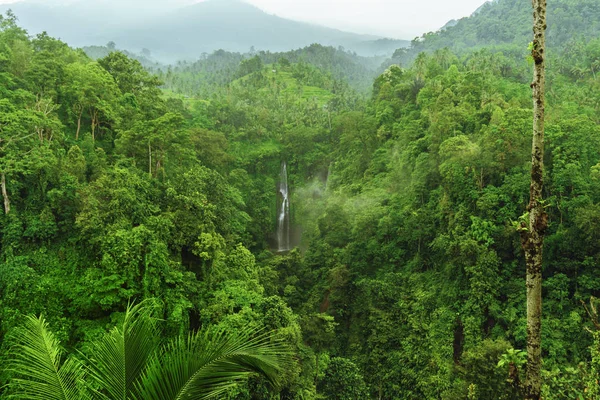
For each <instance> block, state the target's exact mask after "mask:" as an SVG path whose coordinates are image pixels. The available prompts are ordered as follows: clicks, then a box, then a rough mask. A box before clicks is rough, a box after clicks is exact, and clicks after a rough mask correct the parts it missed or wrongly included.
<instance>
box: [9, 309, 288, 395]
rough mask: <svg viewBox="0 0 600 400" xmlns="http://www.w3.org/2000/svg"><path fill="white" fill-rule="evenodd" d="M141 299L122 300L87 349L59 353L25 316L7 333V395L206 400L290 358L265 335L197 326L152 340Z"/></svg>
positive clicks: (43, 326) (271, 376) (39, 322)
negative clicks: (120, 309)
mask: <svg viewBox="0 0 600 400" xmlns="http://www.w3.org/2000/svg"><path fill="white" fill-rule="evenodd" d="M151 314H152V307H150V306H148V305H147V302H146V303H141V304H138V305H135V306H130V307H128V308H127V310H126V312H125V316H124V319H123V322H122V323H120V324H119V325H118V326H116V327H114V328H113V329H112V330H111V331H110V332H108V333H107V334H105V335H104V336H103V337H102V338H100V339H99V340H98V341H96V342H94V343H92V346H91V355H90V356H86V355H84V354H83V353H79V354H78V355H77V356H76V355H74V354H71V355H68V356H66V357H65V351H64V349H63V348H62V347H61V344H60V342H59V340H58V339H57V337H56V336H55V335H54V334H53V333H52V332H51V331H50V329H49V326H48V323H47V322H46V320H45V319H44V318H43V317H39V318H36V317H32V316H28V317H26V320H25V323H24V324H23V326H22V327H21V328H19V329H17V330H16V331H15V332H14V333H13V335H12V340H13V345H12V347H11V354H10V362H9V371H10V373H11V374H12V376H13V378H12V380H11V381H10V383H9V391H10V397H11V398H13V399H27V400H36V399H44V400H53V399H57V400H58V399H60V400H71V399H73V400H85V399H110V400H117V399H123V400H128V399H132V400H146V399H160V400H166V399H173V400H175V399H178V400H179V399H180V400H183V399H211V398H215V397H217V396H219V395H220V394H223V393H224V392H226V391H227V390H229V389H231V388H232V387H233V386H235V385H236V384H237V383H239V382H241V381H243V380H245V379H247V378H248V377H249V376H251V375H252V374H260V375H263V376H264V377H265V378H266V379H267V380H268V381H269V382H270V383H271V384H272V385H274V386H277V385H278V384H279V383H280V379H279V377H280V376H281V375H282V374H281V371H282V369H283V368H285V366H286V364H287V363H288V362H289V361H290V357H289V356H290V353H289V351H288V349H287V347H286V345H285V344H284V343H283V342H281V341H278V340H276V339H274V336H273V335H272V334H271V333H263V334H257V332H256V331H255V330H252V329H246V330H243V331H238V332H225V331H223V330H216V329H210V328H209V329H205V330H201V331H198V332H195V333H191V334H189V335H188V336H186V337H178V338H176V339H174V340H171V341H170V342H168V343H166V344H164V345H160V344H159V341H158V338H159V337H160V335H159V334H158V333H159V332H158V324H157V320H156V319H155V318H153V317H152V315H151Z"/></svg>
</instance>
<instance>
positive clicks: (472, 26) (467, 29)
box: [386, 0, 600, 65]
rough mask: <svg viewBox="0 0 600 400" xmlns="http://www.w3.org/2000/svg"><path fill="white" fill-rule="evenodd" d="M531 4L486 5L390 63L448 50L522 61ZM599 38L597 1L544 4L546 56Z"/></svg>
mask: <svg viewBox="0 0 600 400" xmlns="http://www.w3.org/2000/svg"><path fill="white" fill-rule="evenodd" d="M530 9H531V4H530V2H529V1H522V0H494V1H488V2H487V3H485V4H484V5H483V6H482V7H480V8H479V9H478V10H477V11H476V12H475V13H473V15H471V16H470V17H465V18H462V19H460V20H459V21H452V23H450V24H448V25H447V26H445V27H444V28H443V29H441V30H440V31H438V32H428V33H425V34H423V35H422V36H421V37H418V38H415V39H414V40H413V41H412V42H411V46H410V48H409V49H406V50H404V49H400V50H399V51H397V52H396V54H395V55H394V57H393V58H392V60H390V61H389V62H388V63H386V65H391V64H392V63H401V64H407V63H409V62H411V61H412V60H414V59H415V58H416V56H417V55H418V54H419V53H420V52H423V51H426V52H432V51H434V50H437V49H442V48H445V47H448V48H449V49H451V50H452V51H453V52H456V53H464V52H467V51H472V50H476V49H480V48H484V47H485V48H489V49H497V50H502V51H503V52H504V53H505V54H507V53H508V52H512V53H514V54H518V55H519V56H522V57H525V53H526V52H527V44H528V43H529V42H531V40H532V39H531V26H530V25H531V24H530V23H529V22H530V20H531V15H530ZM599 35H600V2H598V1H597V0H555V1H549V2H548V32H547V40H548V48H549V52H550V54H553V53H556V52H558V51H562V50H565V49H569V48H571V47H573V46H575V45H576V43H577V42H580V41H581V40H582V38H590V37H597V36H599Z"/></svg>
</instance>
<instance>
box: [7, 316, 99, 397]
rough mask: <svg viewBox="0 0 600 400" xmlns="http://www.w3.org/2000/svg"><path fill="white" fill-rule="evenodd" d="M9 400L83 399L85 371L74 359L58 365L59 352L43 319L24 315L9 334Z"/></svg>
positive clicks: (60, 352)
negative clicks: (21, 322) (11, 376)
mask: <svg viewBox="0 0 600 400" xmlns="http://www.w3.org/2000/svg"><path fill="white" fill-rule="evenodd" d="M12 340H14V344H13V345H12V347H11V357H10V358H11V361H10V362H9V367H8V369H9V371H10V372H12V374H13V375H14V376H15V377H14V378H13V379H12V380H11V381H10V383H9V392H10V393H11V394H10V398H13V399H23V400H25V399H26V400H38V399H39V400H85V399H89V398H90V394H89V392H87V391H86V389H85V387H84V385H83V378H84V374H85V370H84V368H83V366H82V365H81V363H80V362H79V361H78V360H77V359H75V358H74V357H69V358H67V359H66V360H65V361H64V362H63V363H61V358H62V356H63V350H62V348H61V346H60V343H59V341H58V339H57V338H56V336H54V334H53V333H52V332H51V331H50V330H49V329H48V323H47V322H46V321H45V320H44V318H43V317H39V318H35V317H32V316H27V317H26V319H25V324H24V325H23V327H22V328H20V329H18V330H16V331H15V333H14V334H13V335H12Z"/></svg>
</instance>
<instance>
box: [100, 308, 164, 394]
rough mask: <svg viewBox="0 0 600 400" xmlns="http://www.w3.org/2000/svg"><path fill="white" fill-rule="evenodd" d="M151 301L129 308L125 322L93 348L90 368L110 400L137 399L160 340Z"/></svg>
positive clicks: (103, 392) (101, 392)
mask: <svg viewBox="0 0 600 400" xmlns="http://www.w3.org/2000/svg"><path fill="white" fill-rule="evenodd" d="M151 313H152V307H149V306H148V304H147V302H142V303H140V304H137V305H135V306H129V307H128V308H127V311H126V312H125V317H124V319H123V323H122V324H120V325H118V326H116V327H115V328H113V329H112V330H111V331H110V332H108V333H107V334H106V335H105V336H104V337H103V338H101V339H100V340H98V341H97V342H95V343H94V344H93V346H92V356H91V357H90V359H89V364H90V365H89V368H90V372H91V376H92V378H93V379H94V380H95V383H96V386H98V387H99V388H101V390H99V393H98V394H100V395H102V396H103V397H105V398H107V399H110V400H127V399H131V398H134V397H135V394H136V388H137V385H136V384H137V382H138V380H139V379H140V378H141V375H142V372H143V371H144V370H145V368H146V366H147V362H148V360H149V359H150V358H151V356H152V354H153V353H154V352H155V351H156V349H157V346H158V339H159V337H160V335H159V333H158V328H157V326H156V321H155V319H154V318H152V316H151Z"/></svg>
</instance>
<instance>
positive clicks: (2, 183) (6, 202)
mask: <svg viewBox="0 0 600 400" xmlns="http://www.w3.org/2000/svg"><path fill="white" fill-rule="evenodd" d="M0 186H1V187H2V198H3V199H4V213H5V214H8V213H9V212H10V200H9V198H8V191H7V190H6V176H5V175H4V172H3V173H2V177H1V180H0Z"/></svg>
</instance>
